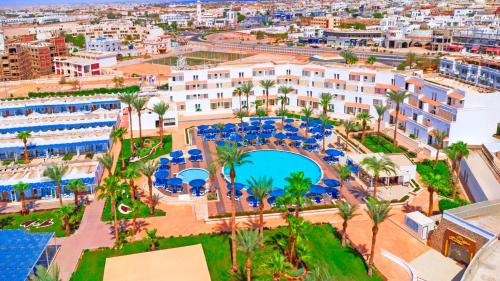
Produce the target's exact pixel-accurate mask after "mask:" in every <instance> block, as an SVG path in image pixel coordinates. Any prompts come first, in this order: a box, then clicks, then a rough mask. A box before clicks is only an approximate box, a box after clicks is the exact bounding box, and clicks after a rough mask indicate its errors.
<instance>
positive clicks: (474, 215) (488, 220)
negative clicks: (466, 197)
mask: <svg viewBox="0 0 500 281" xmlns="http://www.w3.org/2000/svg"><path fill="white" fill-rule="evenodd" d="M445 212H448V213H449V214H452V215H454V216H456V217H459V218H461V219H462V220H464V221H466V222H468V223H470V224H473V225H475V226H477V227H480V228H481V229H484V230H486V231H488V232H490V233H493V234H494V235H497V236H498V235H499V234H500V199H499V200H492V201H484V202H479V203H474V204H470V205H466V206H462V207H458V208H455V209H451V210H447V211H445Z"/></svg>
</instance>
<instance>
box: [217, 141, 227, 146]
mask: <svg viewBox="0 0 500 281" xmlns="http://www.w3.org/2000/svg"><path fill="white" fill-rule="evenodd" d="M215 145H216V146H225V145H226V142H225V141H217V142H215Z"/></svg>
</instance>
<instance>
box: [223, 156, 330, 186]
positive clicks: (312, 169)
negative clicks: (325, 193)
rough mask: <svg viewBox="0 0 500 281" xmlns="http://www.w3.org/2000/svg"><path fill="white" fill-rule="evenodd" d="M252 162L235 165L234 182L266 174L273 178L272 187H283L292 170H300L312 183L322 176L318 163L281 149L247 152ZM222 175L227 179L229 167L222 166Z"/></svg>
mask: <svg viewBox="0 0 500 281" xmlns="http://www.w3.org/2000/svg"><path fill="white" fill-rule="evenodd" d="M248 154H249V157H248V158H247V159H248V160H250V161H252V163H247V164H243V165H241V166H238V167H236V169H235V170H236V182H239V183H242V184H245V185H246V184H247V180H250V179H251V177H254V178H256V179H257V178H258V177H260V176H267V177H271V178H272V179H273V187H275V188H284V187H285V186H286V185H287V182H286V181H285V178H286V177H288V176H290V173H292V172H298V171H302V172H304V174H305V176H306V177H308V178H310V179H311V181H312V182H313V183H317V182H318V181H319V180H320V179H321V178H322V176H323V171H322V170H321V168H320V167H319V165H318V164H317V163H316V162H314V161H313V160H312V159H310V158H309V157H306V156H303V155H300V154H297V153H293V152H288V151H281V150H257V151H250V152H248ZM224 175H225V177H226V179H227V180H229V168H226V167H225V168H224Z"/></svg>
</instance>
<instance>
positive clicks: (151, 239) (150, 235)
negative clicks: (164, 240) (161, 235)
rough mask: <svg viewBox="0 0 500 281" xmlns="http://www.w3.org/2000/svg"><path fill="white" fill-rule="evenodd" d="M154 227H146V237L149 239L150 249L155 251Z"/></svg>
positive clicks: (156, 241) (156, 239)
mask: <svg viewBox="0 0 500 281" xmlns="http://www.w3.org/2000/svg"><path fill="white" fill-rule="evenodd" d="M156 232H157V230H156V228H154V229H146V235H147V239H148V241H149V245H150V246H149V247H150V249H151V251H156V246H157V245H158V236H156Z"/></svg>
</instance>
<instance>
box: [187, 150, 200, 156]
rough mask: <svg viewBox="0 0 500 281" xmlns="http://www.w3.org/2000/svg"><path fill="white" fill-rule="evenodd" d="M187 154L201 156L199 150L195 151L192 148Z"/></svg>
mask: <svg viewBox="0 0 500 281" xmlns="http://www.w3.org/2000/svg"><path fill="white" fill-rule="evenodd" d="M188 153H189V154H191V155H200V154H201V150H199V149H197V148H193V149H190V150H189V151H188Z"/></svg>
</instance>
